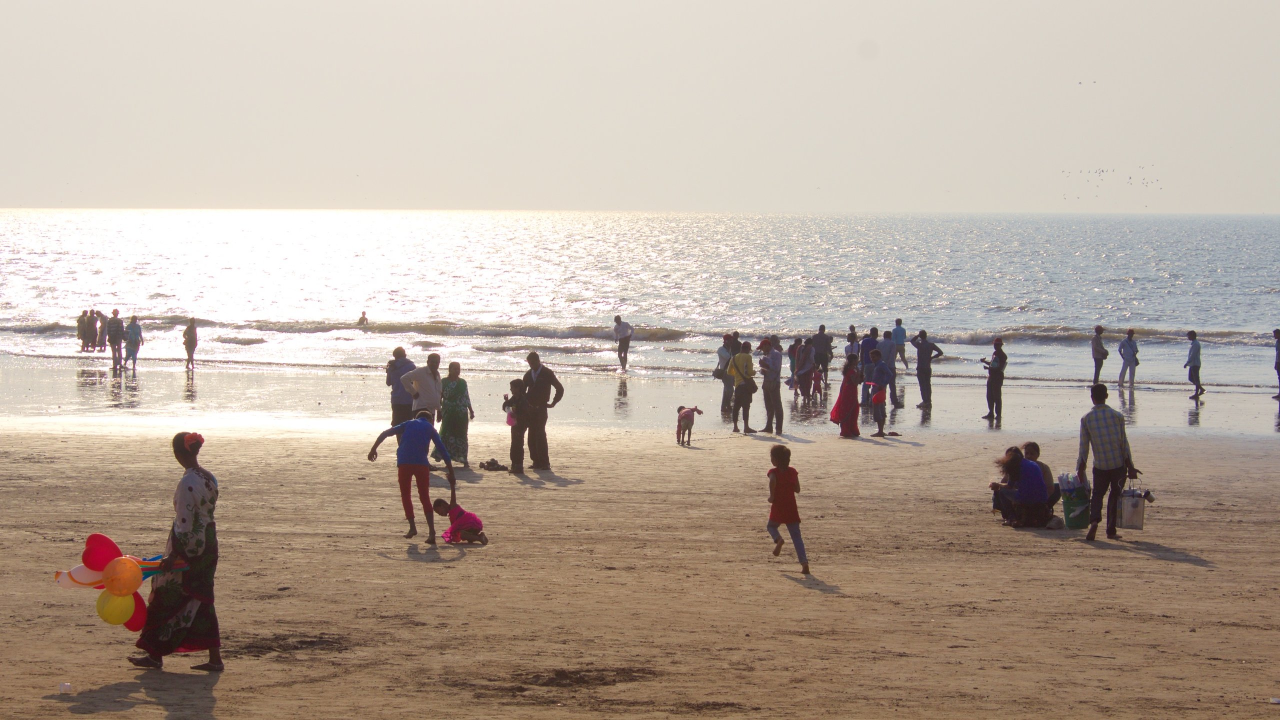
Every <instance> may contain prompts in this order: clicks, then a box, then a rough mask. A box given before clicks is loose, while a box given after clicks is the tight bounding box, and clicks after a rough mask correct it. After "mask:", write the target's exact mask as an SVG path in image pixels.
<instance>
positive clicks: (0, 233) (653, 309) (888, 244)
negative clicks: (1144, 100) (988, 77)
mask: <svg viewBox="0 0 1280 720" xmlns="http://www.w3.org/2000/svg"><path fill="white" fill-rule="evenodd" d="M0 266H3V269H4V272H3V274H2V275H0V353H3V354H8V355H13V356H25V357H30V358H78V357H82V353H80V352H79V343H78V341H77V340H76V322H75V320H76V317H77V316H78V315H80V314H81V312H82V311H83V310H100V311H103V312H105V313H107V314H108V315H109V314H110V313H111V312H112V310H115V309H118V310H119V311H120V314H121V315H122V316H124V317H125V318H128V317H129V316H132V315H137V316H138V317H139V318H140V321H141V323H142V327H143V333H144V337H145V341H146V344H145V345H144V347H143V349H142V352H141V366H146V365H147V364H148V363H173V362H177V361H178V360H179V359H181V358H182V357H183V349H182V337H181V336H182V329H183V327H184V326H185V323H186V321H187V319H188V318H191V317H194V318H196V323H197V327H198V329H199V337H200V343H199V348H198V350H197V359H198V360H199V361H201V362H202V363H205V364H209V363H213V364H223V365H230V366H236V367H239V368H243V369H252V368H264V369H270V368H280V367H289V368H299V369H305V368H317V369H329V370H332V369H344V370H350V371H368V370H373V369H380V368H382V367H383V366H384V365H385V363H386V361H387V360H388V358H389V357H390V354H391V350H392V349H393V348H395V347H397V346H400V347H404V348H406V350H407V351H408V353H409V356H410V357H411V358H412V359H415V360H417V361H418V362H422V361H423V360H424V357H425V355H426V354H428V353H431V352H435V353H439V354H440V355H441V356H442V357H443V358H444V360H445V363H446V364H447V363H448V362H453V361H456V362H459V363H461V365H462V366H463V368H464V372H483V373H488V372H493V373H505V372H518V371H522V370H523V369H524V368H525V363H524V356H525V354H526V353H527V352H528V351H530V350H536V351H538V352H539V354H540V355H541V356H542V358H543V361H544V362H545V363H547V364H548V365H549V366H552V367H554V368H555V369H556V370H557V372H559V373H561V374H565V373H568V374H570V375H572V374H592V375H599V374H612V373H617V372H618V367H617V358H616V355H615V354H614V343H613V340H612V330H611V328H612V324H613V323H612V318H613V316H614V315H621V316H622V317H623V318H624V319H625V320H626V321H628V322H630V323H632V324H633V325H634V326H635V328H636V331H635V338H634V340H633V344H632V346H631V354H630V367H629V369H628V375H629V376H631V377H636V378H653V379H661V378H673V379H680V378H701V377H705V376H707V375H708V374H709V373H710V371H711V369H712V368H713V367H714V365H715V350H716V348H717V347H718V346H719V345H720V342H721V335H722V334H723V333H726V332H730V331H734V330H736V331H738V332H739V333H741V335H742V337H743V338H745V339H748V340H757V339H758V338H760V337H762V336H765V335H768V334H774V333H776V334H778V335H780V336H782V337H784V338H787V339H791V338H795V337H807V336H810V335H812V334H813V333H815V332H816V331H817V329H818V326H819V325H820V324H825V325H826V327H827V329H828V332H831V333H832V334H834V335H836V336H837V338H838V342H837V347H838V348H839V347H843V345H844V342H845V340H844V335H845V334H846V333H848V328H849V326H850V325H854V326H856V328H857V331H858V332H859V333H860V334H861V333H863V332H865V331H866V330H868V329H869V328H870V327H872V326H875V327H878V328H880V329H882V330H883V329H884V328H886V327H892V326H893V324H894V321H895V319H898V318H901V319H902V321H903V325H904V326H905V327H906V328H907V330H908V333H909V334H914V333H915V332H916V331H917V330H920V329H925V330H928V332H929V335H930V337H931V338H932V339H933V340H934V341H935V342H937V343H938V344H939V345H940V346H941V347H942V349H943V351H944V352H945V353H946V356H945V357H944V358H943V360H942V361H941V362H940V363H938V364H937V365H935V377H940V378H946V377H950V378H956V379H972V380H973V381H975V382H980V381H981V378H982V377H983V370H982V366H981V364H980V360H981V359H982V358H984V357H987V356H988V355H989V352H990V347H991V341H992V339H993V338H994V337H997V336H999V337H1002V338H1003V339H1004V342H1005V345H1004V347H1005V350H1006V352H1007V353H1008V355H1009V371H1008V376H1009V378H1010V379H1011V380H1022V381H1026V382H1033V383H1079V382H1081V381H1084V380H1086V379H1088V378H1091V377H1092V372H1093V363H1092V359H1091V354H1090V344H1089V339H1090V337H1091V335H1092V328H1093V327H1094V326H1095V325H1099V324H1101V325H1103V326H1104V327H1105V328H1106V335H1105V340H1106V345H1107V346H1108V347H1109V348H1110V349H1111V350H1112V354H1111V359H1110V360H1109V361H1108V363H1107V367H1106V368H1105V369H1104V377H1108V378H1110V377H1111V376H1114V375H1116V374H1118V372H1119V367H1120V362H1119V356H1118V354H1117V353H1116V352H1115V346H1116V344H1117V343H1118V342H1119V340H1120V339H1121V337H1122V333H1123V331H1125V330H1127V329H1130V328H1132V329H1134V330H1135V331H1136V337H1137V340H1138V342H1139V345H1140V348H1141V350H1140V355H1139V357H1140V360H1141V365H1140V367H1139V370H1138V384H1139V386H1140V387H1143V388H1151V389H1159V388H1162V387H1163V388H1173V387H1176V386H1179V385H1183V384H1185V382H1186V371H1185V370H1183V363H1184V361H1185V359H1186V353H1187V341H1186V339H1185V334H1186V332H1187V331H1188V330H1196V331H1197V332H1198V334H1199V336H1200V339H1201V341H1202V343H1203V346H1204V348H1203V359H1204V369H1203V373H1202V375H1203V378H1204V380H1205V382H1206V383H1207V384H1208V385H1209V386H1211V387H1213V386H1217V387H1221V388H1232V389H1234V390H1236V391H1240V392H1257V393H1261V392H1267V393H1273V392H1274V390H1275V382H1276V373H1275V371H1274V369H1273V367H1274V363H1275V354H1276V349H1275V348H1276V342H1275V340H1274V339H1273V338H1272V330H1273V329H1274V328H1276V327H1277V326H1280V217H1277V216H1184V215H1175V216H1151V215H1133V216H1125V215H1098V216H1088V215H726V214H646V213H595V212H563V213H561V212H426V211H238V210H236V211H226V210H3V211H0ZM362 312H364V313H367V316H368V318H369V324H368V325H366V326H357V324H356V321H357V319H358V318H359V317H360V314H361V313H362ZM788 344H789V343H788ZM911 356H912V358H913V359H914V354H912V355H911ZM1179 389H1182V388H1179Z"/></svg>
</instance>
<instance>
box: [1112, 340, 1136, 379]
mask: <svg viewBox="0 0 1280 720" xmlns="http://www.w3.org/2000/svg"><path fill="white" fill-rule="evenodd" d="M1116 352H1118V353H1120V361H1121V363H1120V379H1119V380H1118V381H1117V383H1116V384H1118V385H1123V384H1124V374H1125V373H1126V372H1127V373H1129V387H1133V375H1134V372H1135V371H1136V370H1137V369H1138V341H1136V340H1134V339H1133V328H1129V332H1127V333H1125V334H1124V339H1123V340H1121V341H1120V346H1119V347H1117V348H1116Z"/></svg>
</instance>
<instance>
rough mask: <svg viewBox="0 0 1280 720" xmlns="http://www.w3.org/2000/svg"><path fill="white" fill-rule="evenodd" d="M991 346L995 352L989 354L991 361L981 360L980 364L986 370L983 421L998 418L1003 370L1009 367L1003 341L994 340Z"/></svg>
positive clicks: (1002, 385)
mask: <svg viewBox="0 0 1280 720" xmlns="http://www.w3.org/2000/svg"><path fill="white" fill-rule="evenodd" d="M992 345H993V346H994V347H995V350H994V351H993V352H992V353H991V359H990V360H987V359H986V358H982V364H983V365H985V366H986V368H987V414H986V415H983V416H982V419H983V420H998V419H999V418H1000V413H1001V410H1002V409H1003V407H1002V405H1003V403H1002V402H1001V400H1002V399H1001V397H1000V395H1001V392H1002V391H1003V390H1004V369H1005V368H1006V367H1008V366H1009V356H1008V355H1006V354H1005V353H1004V340H1001V339H1000V338H996V339H995V340H994V341H993V342H992Z"/></svg>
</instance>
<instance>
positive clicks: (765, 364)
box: [760, 337, 782, 435]
mask: <svg viewBox="0 0 1280 720" xmlns="http://www.w3.org/2000/svg"><path fill="white" fill-rule="evenodd" d="M776 342H777V339H776V337H774V338H769V339H766V340H761V341H760V352H761V355H760V375H761V379H760V390H761V393H762V394H763V395H764V431H765V432H767V433H775V432H776V433H777V434H778V435H781V434H782V350H781V348H779V347H778V346H777V345H776V344H775V343H776Z"/></svg>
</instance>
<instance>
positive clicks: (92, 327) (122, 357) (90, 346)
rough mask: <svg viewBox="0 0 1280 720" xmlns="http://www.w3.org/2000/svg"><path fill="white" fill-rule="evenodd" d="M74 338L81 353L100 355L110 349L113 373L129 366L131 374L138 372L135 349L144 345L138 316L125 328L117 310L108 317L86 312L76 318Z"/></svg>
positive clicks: (102, 314)
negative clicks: (130, 366)
mask: <svg viewBox="0 0 1280 720" xmlns="http://www.w3.org/2000/svg"><path fill="white" fill-rule="evenodd" d="M76 338H77V339H78V340H79V341H80V351H81V352H93V351H94V350H95V349H96V350H97V351H99V352H102V351H105V350H106V349H107V346H108V345H110V346H111V369H112V370H117V369H123V368H124V366H125V365H126V364H128V363H130V362H132V363H133V369H134V370H137V369H138V348H140V347H142V342H143V341H142V326H141V325H139V324H138V316H137V315H134V316H133V317H131V318H129V324H128V325H125V324H124V321H123V320H121V319H120V311H119V310H112V311H111V317H107V316H106V315H105V314H104V313H103V312H102V311H101V310H85V311H84V312H82V313H80V317H78V318H76Z"/></svg>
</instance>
